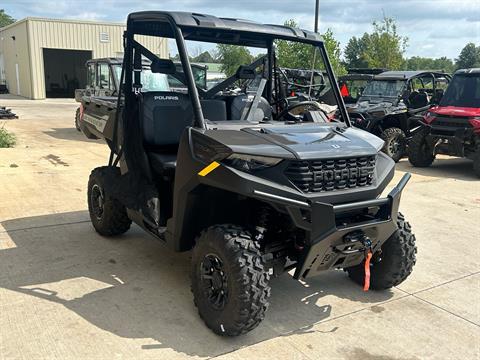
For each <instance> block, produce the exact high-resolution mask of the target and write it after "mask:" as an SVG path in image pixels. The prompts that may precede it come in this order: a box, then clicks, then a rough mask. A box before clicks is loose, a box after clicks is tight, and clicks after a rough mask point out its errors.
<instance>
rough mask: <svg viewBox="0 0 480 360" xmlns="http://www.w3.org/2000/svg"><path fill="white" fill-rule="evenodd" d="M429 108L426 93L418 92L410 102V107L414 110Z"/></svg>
mask: <svg viewBox="0 0 480 360" xmlns="http://www.w3.org/2000/svg"><path fill="white" fill-rule="evenodd" d="M426 106H428V96H427V94H426V93H425V92H418V93H417V94H415V96H413V97H412V99H411V100H410V107H411V108H413V109H420V108H423V107H426Z"/></svg>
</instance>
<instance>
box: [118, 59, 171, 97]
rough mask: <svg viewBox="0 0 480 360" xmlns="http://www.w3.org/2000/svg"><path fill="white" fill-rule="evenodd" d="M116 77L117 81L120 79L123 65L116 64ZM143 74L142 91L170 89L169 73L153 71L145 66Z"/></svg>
mask: <svg viewBox="0 0 480 360" xmlns="http://www.w3.org/2000/svg"><path fill="white" fill-rule="evenodd" d="M114 69H115V71H114V72H115V77H116V79H117V82H118V81H120V76H121V74H122V65H114ZM140 74H141V77H140V79H141V82H142V92H147V91H170V85H169V82H168V78H167V75H165V74H157V73H152V71H151V70H150V69H146V68H144V69H143V70H142V72H141V73H140Z"/></svg>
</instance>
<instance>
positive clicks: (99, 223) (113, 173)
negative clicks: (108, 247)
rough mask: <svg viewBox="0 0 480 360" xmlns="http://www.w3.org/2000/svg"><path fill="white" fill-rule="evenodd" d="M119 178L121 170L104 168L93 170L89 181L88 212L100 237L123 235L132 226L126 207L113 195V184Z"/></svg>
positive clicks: (109, 167)
mask: <svg viewBox="0 0 480 360" xmlns="http://www.w3.org/2000/svg"><path fill="white" fill-rule="evenodd" d="M119 176H120V169H119V168H117V167H111V166H103V167H99V168H96V169H93V171H92V173H91V174H90V179H89V180H88V211H89V213H90V219H91V221H92V225H93V227H94V228H95V230H96V231H97V232H98V233H99V234H100V235H104V236H114V235H120V234H123V233H124V232H126V231H127V230H128V229H130V225H131V224H132V221H131V220H130V219H129V218H128V215H127V210H126V208H125V206H124V205H123V204H122V203H120V201H118V200H117V199H114V198H113V197H112V195H111V187H112V184H113V182H114V181H115V179H116V178H118V177H119Z"/></svg>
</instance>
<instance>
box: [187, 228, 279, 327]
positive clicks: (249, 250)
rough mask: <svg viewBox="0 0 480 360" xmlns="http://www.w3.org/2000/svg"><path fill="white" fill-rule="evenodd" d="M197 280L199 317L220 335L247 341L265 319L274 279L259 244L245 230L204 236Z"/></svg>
mask: <svg viewBox="0 0 480 360" xmlns="http://www.w3.org/2000/svg"><path fill="white" fill-rule="evenodd" d="M212 264H213V265H212ZM191 277H192V292H193V298H194V303H195V305H196V306H197V308H198V313H199V314H200V317H201V318H202V319H203V321H204V322H205V324H206V325H207V327H209V328H210V329H211V330H212V331H213V332H214V333H216V334H218V335H222V336H237V335H241V334H244V333H247V332H248V331H251V330H253V329H254V328H256V327H257V326H258V324H259V323H260V322H261V321H262V320H263V319H264V317H265V311H266V310H267V308H268V306H269V303H268V299H269V297H270V286H269V280H270V275H269V273H268V270H267V269H266V266H265V263H264V260H263V258H262V254H261V252H260V246H259V244H258V242H256V241H255V240H254V239H253V238H252V236H251V235H250V234H249V233H248V232H247V231H245V230H244V229H243V228H241V227H239V226H235V225H214V226H211V227H209V228H208V229H206V230H204V231H203V232H202V233H201V234H200V236H199V237H198V238H197V242H196V245H195V247H194V249H193V254H192V272H191Z"/></svg>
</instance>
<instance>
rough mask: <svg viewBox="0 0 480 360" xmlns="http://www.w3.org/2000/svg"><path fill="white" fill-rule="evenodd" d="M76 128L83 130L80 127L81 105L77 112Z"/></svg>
mask: <svg viewBox="0 0 480 360" xmlns="http://www.w3.org/2000/svg"><path fill="white" fill-rule="evenodd" d="M75 129H77V130H78V131H82V129H80V108H79V107H78V108H77V111H76V112H75Z"/></svg>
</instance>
